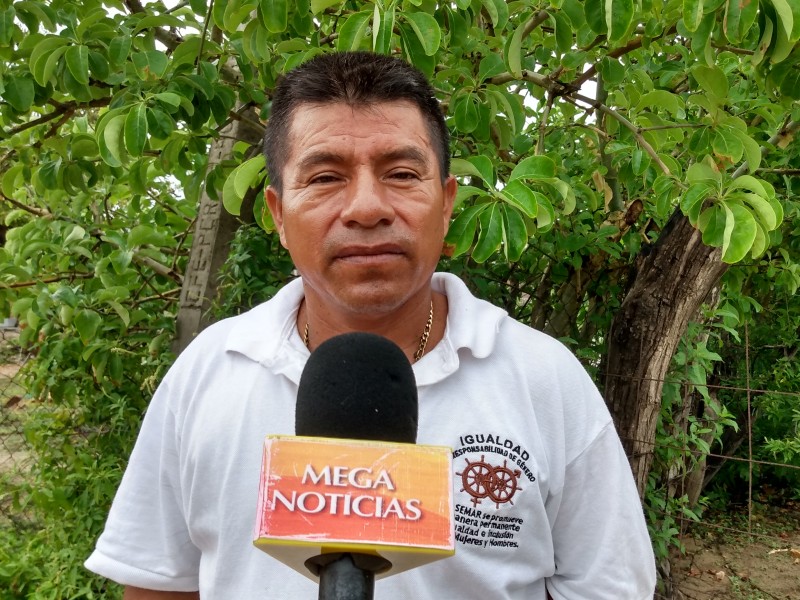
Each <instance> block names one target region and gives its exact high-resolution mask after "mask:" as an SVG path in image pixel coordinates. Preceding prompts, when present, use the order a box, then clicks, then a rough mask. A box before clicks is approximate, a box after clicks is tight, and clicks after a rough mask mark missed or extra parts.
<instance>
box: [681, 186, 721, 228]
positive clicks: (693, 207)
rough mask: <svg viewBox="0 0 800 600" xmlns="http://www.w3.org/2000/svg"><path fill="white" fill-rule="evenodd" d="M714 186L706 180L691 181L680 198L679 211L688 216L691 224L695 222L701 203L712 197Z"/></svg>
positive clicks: (701, 206)
mask: <svg viewBox="0 0 800 600" xmlns="http://www.w3.org/2000/svg"><path fill="white" fill-rule="evenodd" d="M714 192H715V188H714V186H712V185H711V184H710V183H707V182H699V183H693V184H692V185H690V186H689V189H687V190H686V193H684V195H683V198H681V212H682V213H683V214H685V215H686V216H687V217H688V218H689V222H690V223H691V224H692V225H696V224H697V219H698V218H699V215H700V211H701V210H702V208H703V203H704V202H705V200H706V199H707V198H710V197H713V195H714Z"/></svg>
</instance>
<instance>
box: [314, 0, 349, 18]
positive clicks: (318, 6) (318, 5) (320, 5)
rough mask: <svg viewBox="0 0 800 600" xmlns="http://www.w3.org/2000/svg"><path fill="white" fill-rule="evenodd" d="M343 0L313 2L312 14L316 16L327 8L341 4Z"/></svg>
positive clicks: (317, 0)
mask: <svg viewBox="0 0 800 600" xmlns="http://www.w3.org/2000/svg"><path fill="white" fill-rule="evenodd" d="M341 3H342V0H311V12H312V13H314V14H315V15H317V14H319V13H321V12H322V11H324V10H325V9H326V8H330V7H331V6H336V5H337V4H341Z"/></svg>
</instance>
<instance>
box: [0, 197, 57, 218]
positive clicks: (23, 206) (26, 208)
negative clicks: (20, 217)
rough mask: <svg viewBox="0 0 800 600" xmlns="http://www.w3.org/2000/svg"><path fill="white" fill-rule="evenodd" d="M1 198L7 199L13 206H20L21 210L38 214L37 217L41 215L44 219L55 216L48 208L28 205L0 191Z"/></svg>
mask: <svg viewBox="0 0 800 600" xmlns="http://www.w3.org/2000/svg"><path fill="white" fill-rule="evenodd" d="M0 199H3V200H5V201H6V202H8V203H9V204H10V205H11V206H14V207H16V208H18V209H20V210H24V211H25V212H29V213H31V214H32V215H34V216H36V217H40V218H44V219H51V218H53V215H52V214H50V213H49V212H47V211H46V210H42V209H41V208H35V207H33V206H28V205H27V204H23V203H22V202H18V201H16V200H14V199H13V198H9V197H8V196H6V195H5V194H4V193H2V192H0Z"/></svg>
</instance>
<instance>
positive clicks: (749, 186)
mask: <svg viewBox="0 0 800 600" xmlns="http://www.w3.org/2000/svg"><path fill="white" fill-rule="evenodd" d="M728 189H729V190H750V191H751V192H754V193H756V194H758V195H759V196H761V197H762V198H769V197H770V195H771V194H769V193H768V192H767V188H765V187H764V184H763V183H762V182H761V181H759V180H758V179H756V178H755V177H753V176H752V175H740V176H739V177H737V178H736V179H734V180H733V181H732V182H731V184H730V186H728Z"/></svg>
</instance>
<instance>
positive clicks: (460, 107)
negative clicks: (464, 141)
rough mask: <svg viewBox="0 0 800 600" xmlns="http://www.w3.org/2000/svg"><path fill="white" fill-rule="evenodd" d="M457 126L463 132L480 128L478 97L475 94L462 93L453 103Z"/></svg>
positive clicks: (470, 131)
mask: <svg viewBox="0 0 800 600" xmlns="http://www.w3.org/2000/svg"><path fill="white" fill-rule="evenodd" d="M453 118H454V119H455V123H456V127H457V128H458V130H459V131H461V132H463V133H472V132H473V131H475V130H476V129H477V128H478V124H479V123H478V120H479V117H478V99H477V98H476V97H475V96H474V94H462V95H461V96H459V97H458V98H457V99H456V101H455V102H454V105H453Z"/></svg>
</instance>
